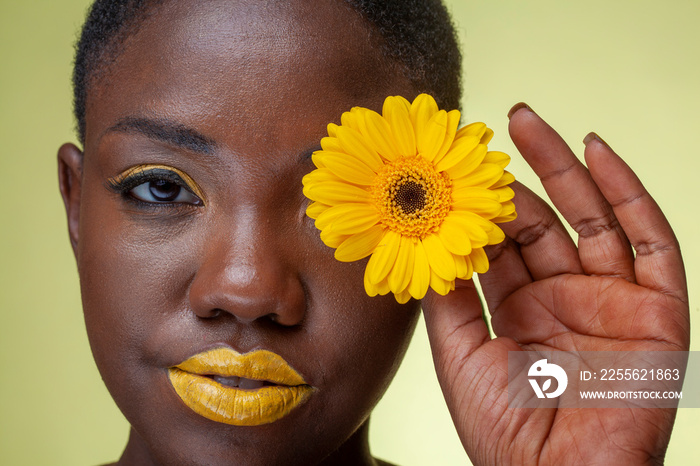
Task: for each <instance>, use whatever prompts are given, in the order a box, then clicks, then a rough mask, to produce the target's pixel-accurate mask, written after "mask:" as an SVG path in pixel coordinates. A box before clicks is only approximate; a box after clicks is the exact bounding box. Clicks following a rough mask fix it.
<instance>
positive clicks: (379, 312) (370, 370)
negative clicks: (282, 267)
mask: <svg viewBox="0 0 700 466" xmlns="http://www.w3.org/2000/svg"><path fill="white" fill-rule="evenodd" d="M365 265H366V260H365V261H360V262H356V263H350V264H347V263H341V262H338V261H335V260H334V259H331V261H326V262H324V264H323V269H322V270H323V273H319V274H317V275H315V276H313V277H311V278H309V280H308V283H307V285H308V286H309V289H310V291H311V292H310V295H311V307H310V310H309V315H308V320H307V325H308V327H309V331H312V332H313V334H314V336H315V339H314V345H315V347H316V348H315V349H316V350H315V353H316V354H319V355H323V360H324V363H323V365H324V366H325V367H324V372H323V374H324V377H325V380H324V383H327V384H329V385H333V386H336V388H337V390H338V391H339V392H342V393H343V395H342V396H340V397H338V400H335V402H336V403H347V404H348V405H350V406H352V407H353V409H356V410H365V411H366V412H367V414H369V411H370V410H371V408H372V407H373V406H374V404H376V402H377V401H378V400H379V398H380V397H381V396H382V395H383V393H384V391H385V389H386V388H387V386H388V384H389V383H390V382H391V380H392V378H393V376H394V374H395V372H396V370H397V369H398V366H399V364H400V362H401V360H402V359H403V355H404V353H405V351H406V349H407V347H408V343H409V342H410V339H411V336H412V334H413V331H414V329H415V326H416V322H417V320H418V315H419V306H418V303H416V302H409V303H408V304H405V305H401V304H398V303H397V302H396V300H395V299H394V297H393V295H388V296H377V297H369V296H367V294H366V293H365V291H364V285H363V280H362V278H363V274H364V268H365ZM359 394H363V395H364V396H362V395H359Z"/></svg>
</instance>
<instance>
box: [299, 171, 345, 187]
mask: <svg viewBox="0 0 700 466" xmlns="http://www.w3.org/2000/svg"><path fill="white" fill-rule="evenodd" d="M326 181H342V180H341V179H340V178H338V177H337V176H336V175H335V174H334V173H333V172H332V171H330V170H329V169H327V168H318V169H316V170H314V171H312V172H310V173H307V174H306V175H304V177H303V178H302V179H301V184H303V185H304V187H307V186H311V185H313V184H319V183H325V182H326Z"/></svg>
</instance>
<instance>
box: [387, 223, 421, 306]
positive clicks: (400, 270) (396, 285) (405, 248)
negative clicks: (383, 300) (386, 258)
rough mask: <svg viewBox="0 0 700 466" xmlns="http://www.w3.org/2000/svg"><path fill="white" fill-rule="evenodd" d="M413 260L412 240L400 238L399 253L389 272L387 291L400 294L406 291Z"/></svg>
mask: <svg viewBox="0 0 700 466" xmlns="http://www.w3.org/2000/svg"><path fill="white" fill-rule="evenodd" d="M414 260H415V246H414V245H413V240H412V239H411V238H408V237H406V236H402V237H401V242H400V244H399V252H398V254H397V256H396V263H395V264H394V267H393V268H392V269H391V272H389V277H388V280H389V289H391V291H393V292H394V293H401V292H403V291H405V290H406V288H407V287H408V283H409V282H410V281H411V272H413V262H414Z"/></svg>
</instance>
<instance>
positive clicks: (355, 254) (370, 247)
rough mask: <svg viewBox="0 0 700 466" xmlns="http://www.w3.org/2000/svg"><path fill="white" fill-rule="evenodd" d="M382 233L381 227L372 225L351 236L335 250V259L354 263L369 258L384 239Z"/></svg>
mask: <svg viewBox="0 0 700 466" xmlns="http://www.w3.org/2000/svg"><path fill="white" fill-rule="evenodd" d="M384 232H385V230H384V228H383V227H382V226H380V225H374V226H372V227H370V228H368V229H366V230H365V231H363V232H360V233H358V234H356V235H352V236H351V237H349V238H348V239H346V240H345V241H343V243H342V244H341V245H339V246H338V249H336V250H335V258H336V259H338V260H339V261H341V262H354V261H357V260H360V259H363V258H365V257H367V256H369V255H370V254H372V252H373V251H374V248H376V247H377V245H378V244H379V241H381V239H382V238H383V237H384Z"/></svg>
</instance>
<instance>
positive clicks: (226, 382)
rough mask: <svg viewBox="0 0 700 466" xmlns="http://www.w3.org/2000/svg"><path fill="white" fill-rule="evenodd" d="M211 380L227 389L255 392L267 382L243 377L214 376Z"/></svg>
mask: <svg viewBox="0 0 700 466" xmlns="http://www.w3.org/2000/svg"><path fill="white" fill-rule="evenodd" d="M211 378H212V379H214V381H216V382H218V383H220V384H221V385H223V386H225V387H236V388H242V389H244V390H255V389H257V388H260V387H262V386H263V385H265V382H264V381H262V380H252V379H245V378H243V377H223V376H220V375H213V376H212V377H211Z"/></svg>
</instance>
